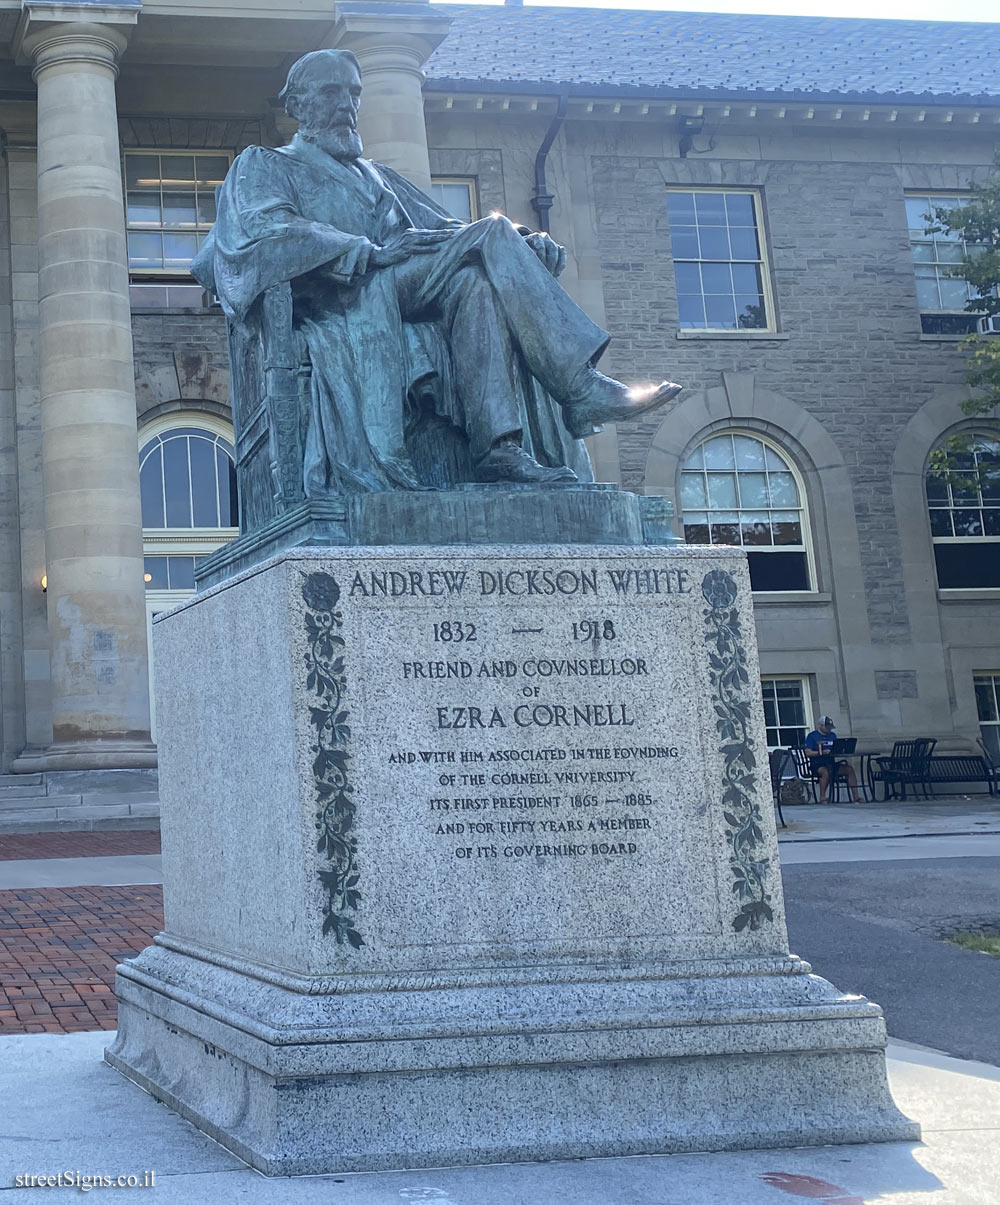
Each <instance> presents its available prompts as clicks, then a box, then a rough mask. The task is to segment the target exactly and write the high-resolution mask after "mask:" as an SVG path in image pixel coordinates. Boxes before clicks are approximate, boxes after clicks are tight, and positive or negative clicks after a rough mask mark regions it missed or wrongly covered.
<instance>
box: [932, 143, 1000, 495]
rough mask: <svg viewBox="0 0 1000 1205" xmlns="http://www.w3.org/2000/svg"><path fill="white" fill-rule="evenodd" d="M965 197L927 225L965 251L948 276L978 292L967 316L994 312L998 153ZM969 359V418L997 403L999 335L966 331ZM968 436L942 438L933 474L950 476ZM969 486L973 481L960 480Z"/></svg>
mask: <svg viewBox="0 0 1000 1205" xmlns="http://www.w3.org/2000/svg"><path fill="white" fill-rule="evenodd" d="M969 191H970V193H971V198H970V200H969V202H968V204H966V205H962V206H959V207H958V208H956V209H936V210H935V212H934V213H933V215H928V216H929V218H930V219H931V220H932V222H933V225H932V227H931V228H932V229H934V230H947V231H949V232H950V233H953V234H958V235H959V236H960V237H961V238H962V239H963V240H964V242H965V244H966V247H967V248H968V249H969V250H968V253H967V254H966V255H965V257H964V258H963V260H962V262H961V264H956V266H955V268H954V270H953V272H952V275H953V276H957V277H960V278H961V279H963V280H967V281H968V282H969V284H970V285H972V287H973V288H974V289H975V290H976V292H977V294H978V296H976V297H973V298H972V299H971V300H970V301H969V302H968V303H967V304H966V307H965V308H966V310H967V311H968V312H969V313H970V314H997V315H1000V153H998V154H997V157H996V170H995V171H994V172H993V174H992V176H990V178H989V179H988V180H987V181H986V182H985V183H984V184H974V185H973V186H972V187H971V189H970V190H969ZM965 347H966V348H967V350H968V353H969V358H968V360H967V362H966V368H965V379H966V382H967V383H968V384H969V386H970V387H971V388H972V390H973V391H974V394H973V396H972V397H971V398H970V399H969V400H968V401H967V402H964V403H963V405H962V409H963V411H964V412H965V413H966V414H967V415H968V416H969V417H970V418H975V417H978V416H980V415H991V416H995V413H996V408H997V407H998V406H1000V335H970V336H969V337H968V338H967V339H966V340H965ZM968 443H969V436H968V435H967V434H966V435H956V436H952V437H951V439H949V440H947V441H946V442H945V444H944V445H943V446H942V447H940V448H938V449H937V450H936V451H935V452H934V453H933V454H932V456H931V468H932V470H933V471H934V472H935V473H937V474H939V475H944V474H946V473H951V474H952V475H953V476H954V474H955V471H956V469H957V468H959V465H958V464H957V463H956V457H958V458H960V459H961V457H962V455H963V453H964V452H966V451H967V450H968V447H967V445H968ZM966 484H969V485H972V484H976V483H972V482H969V483H966Z"/></svg>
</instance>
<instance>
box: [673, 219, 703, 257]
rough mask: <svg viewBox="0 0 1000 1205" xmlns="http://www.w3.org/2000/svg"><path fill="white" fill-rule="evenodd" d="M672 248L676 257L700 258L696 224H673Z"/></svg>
mask: <svg viewBox="0 0 1000 1205" xmlns="http://www.w3.org/2000/svg"><path fill="white" fill-rule="evenodd" d="M670 249H671V250H672V251H673V255H674V259H697V258H698V231H697V230H696V229H695V227H694V226H671V227H670Z"/></svg>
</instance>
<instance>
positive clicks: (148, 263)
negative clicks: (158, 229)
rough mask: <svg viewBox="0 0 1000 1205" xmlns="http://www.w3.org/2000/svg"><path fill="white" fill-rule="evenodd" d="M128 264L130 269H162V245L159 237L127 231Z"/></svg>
mask: <svg viewBox="0 0 1000 1205" xmlns="http://www.w3.org/2000/svg"><path fill="white" fill-rule="evenodd" d="M128 262H129V267H130V268H162V267H163V243H162V240H161V236H160V235H159V234H137V233H136V232H135V231H129V235H128Z"/></svg>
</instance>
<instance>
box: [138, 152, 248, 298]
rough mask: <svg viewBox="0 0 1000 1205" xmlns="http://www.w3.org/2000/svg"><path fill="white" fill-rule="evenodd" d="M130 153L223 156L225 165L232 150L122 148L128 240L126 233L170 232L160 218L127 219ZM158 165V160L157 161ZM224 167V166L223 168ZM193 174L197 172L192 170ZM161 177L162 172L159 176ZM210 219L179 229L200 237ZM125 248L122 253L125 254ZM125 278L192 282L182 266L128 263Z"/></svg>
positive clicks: (230, 164) (218, 157) (188, 156)
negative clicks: (146, 221) (148, 222)
mask: <svg viewBox="0 0 1000 1205" xmlns="http://www.w3.org/2000/svg"><path fill="white" fill-rule="evenodd" d="M130 155H157V156H159V157H160V158H161V160H162V159H164V158H169V157H170V156H181V155H183V156H185V157H187V158H191V157H193V158H195V159H198V158H205V157H209V156H210V157H212V158H215V159H226V160H227V161H228V163H229V166H230V167H231V166H232V163H233V153H232V151H227V150H223V149H222V148H217V149H213V148H211V147H199V148H198V149H197V150H192V149H191V148H190V147H131V146H130V147H128V148H127V149H126V150H123V151H122V197H123V200H124V204H125V238H126V243H127V242H128V236H129V234H154V233H158V234H161V235H162V234H163V233H164V231H167V232H170V228H169V227H167V226H165V225H164V224H163V223H162V222H161V223H160V224H159V225H158V226H155V227H154V226H145V225H137V224H134V223H132V222H130V221H129V220H128V159H129V156H130ZM161 166H162V164H161ZM227 171H228V168H227ZM196 174H197V173H196ZM161 178H162V176H161ZM192 186H193V191H195V193H197V191H198V190H197V187H196V185H195V183H194V182H192ZM160 199H161V206H160V209H161V216H162V208H163V206H162V190H161V198H160ZM213 224H214V223H204V222H196V223H195V225H194V227H192V229H191V230H190V231H188V230H185V231H183V232H182V233H193V234H198V235H200V236H201V237H202V238H204V236H205V235H206V234H207V233H208V232H209V230H211V228H212V225H213ZM127 253H128V252H127V248H126V254H127ZM129 279H130V280H131V281H133V282H140V281H149V282H154V281H159V282H160V283H161V284H163V285H166V284H167V282H168V281H170V280H173V281H175V282H177V283H179V284H181V285H183V284H185V283H187V284H188V286H189V287H190V284H193V281H192V277H191V274H190V272H189V271H188V270H187V269H186V268H165V267H161V268H149V267H141V266H137V267H133V266H132V264H131V262H130V263H129Z"/></svg>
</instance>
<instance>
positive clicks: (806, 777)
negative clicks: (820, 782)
mask: <svg viewBox="0 0 1000 1205" xmlns="http://www.w3.org/2000/svg"><path fill="white" fill-rule="evenodd" d="M788 752H789V753H790V754H791V755H792V758H793V760H794V762H795V773H796V774H797V775H798V777H799V778H800V779H801V780H802V782H803V783H805V790H806V792H807V793H808V794H810V795H811V796H812V802H813V803H817V802H818V797H817V795H816V779H815V778H814V777H813V771H812V766H811V765H810V764H809V758H808V757H807V756H806V751H805V749H789V750H788Z"/></svg>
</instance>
